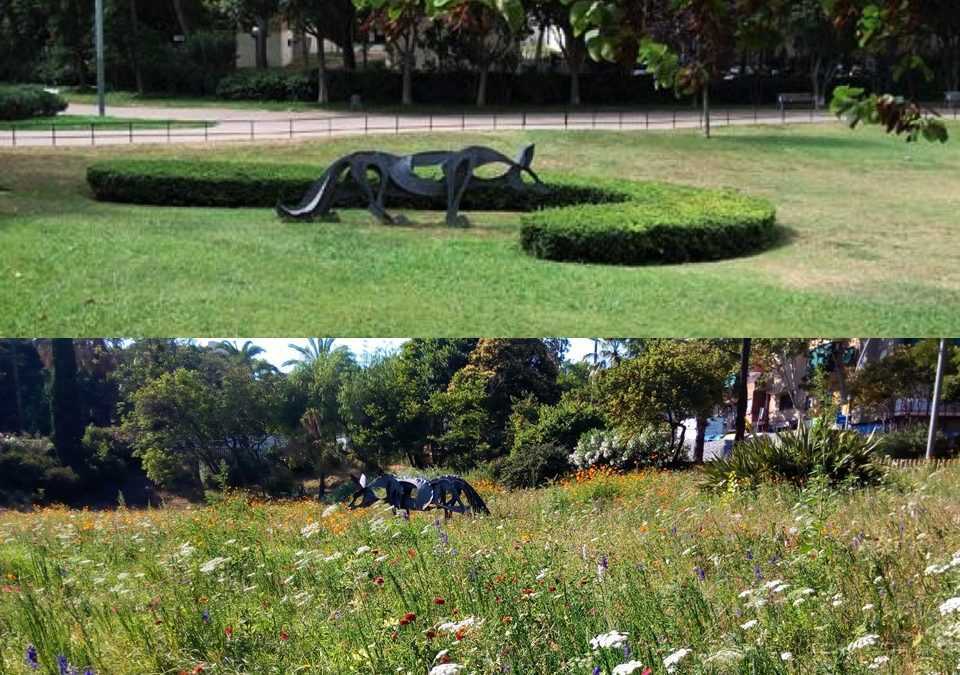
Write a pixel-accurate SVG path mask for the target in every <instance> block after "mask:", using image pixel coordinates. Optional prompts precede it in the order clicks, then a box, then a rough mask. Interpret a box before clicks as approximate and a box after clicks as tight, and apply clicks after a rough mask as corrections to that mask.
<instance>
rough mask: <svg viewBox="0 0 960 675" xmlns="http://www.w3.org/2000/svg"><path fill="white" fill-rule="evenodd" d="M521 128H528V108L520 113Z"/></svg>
mask: <svg viewBox="0 0 960 675" xmlns="http://www.w3.org/2000/svg"><path fill="white" fill-rule="evenodd" d="M520 128H521V129H526V128H527V111H526V110H524V111H523V112H522V113H520Z"/></svg>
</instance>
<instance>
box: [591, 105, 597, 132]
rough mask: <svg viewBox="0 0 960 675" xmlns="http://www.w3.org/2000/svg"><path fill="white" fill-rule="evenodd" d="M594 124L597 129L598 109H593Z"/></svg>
mask: <svg viewBox="0 0 960 675" xmlns="http://www.w3.org/2000/svg"><path fill="white" fill-rule="evenodd" d="M592 124H593V128H594V129H596V128H597V111H596V110H594V111H593V121H592Z"/></svg>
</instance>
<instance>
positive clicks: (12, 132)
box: [10, 124, 17, 147]
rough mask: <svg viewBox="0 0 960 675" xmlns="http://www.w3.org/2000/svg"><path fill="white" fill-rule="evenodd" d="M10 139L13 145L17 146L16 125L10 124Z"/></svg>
mask: <svg viewBox="0 0 960 675" xmlns="http://www.w3.org/2000/svg"><path fill="white" fill-rule="evenodd" d="M10 139H11V141H12V142H13V147H17V125H16V124H11V125H10Z"/></svg>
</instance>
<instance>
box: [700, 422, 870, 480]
mask: <svg viewBox="0 0 960 675" xmlns="http://www.w3.org/2000/svg"><path fill="white" fill-rule="evenodd" d="M884 475H885V470H884V468H883V466H882V465H881V464H880V463H879V462H878V453H877V440H876V439H875V438H873V437H870V436H864V435H862V434H859V433H857V432H856V431H842V430H838V429H831V428H830V427H828V426H827V425H826V424H824V423H823V422H822V421H817V422H816V423H814V424H813V425H812V426H810V427H806V426H804V427H800V429H798V430H797V431H790V432H783V433H781V434H779V435H778V436H776V437H772V436H752V437H749V438H747V439H746V440H745V441H743V442H742V443H739V444H738V445H737V446H736V448H735V449H734V452H733V454H732V455H731V456H730V457H728V458H725V459H718V460H715V461H713V462H710V463H708V464H707V465H706V466H705V467H704V476H705V478H704V485H705V486H707V487H710V488H713V489H716V490H724V489H734V490H735V489H738V488H741V487H756V486H757V485H760V484H762V483H764V482H771V481H774V482H777V481H785V482H789V483H794V484H797V485H803V484H805V483H806V482H807V481H809V480H811V479H813V478H815V477H819V478H821V479H822V480H824V481H826V482H829V483H831V484H843V485H848V486H863V485H876V484H877V483H879V482H881V481H882V480H883V478H884Z"/></svg>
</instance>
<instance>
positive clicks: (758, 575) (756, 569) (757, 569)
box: [753, 565, 763, 581]
mask: <svg viewBox="0 0 960 675" xmlns="http://www.w3.org/2000/svg"><path fill="white" fill-rule="evenodd" d="M753 576H755V577H756V578H757V581H760V580H762V579H763V572H761V571H760V565H754V566H753Z"/></svg>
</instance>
